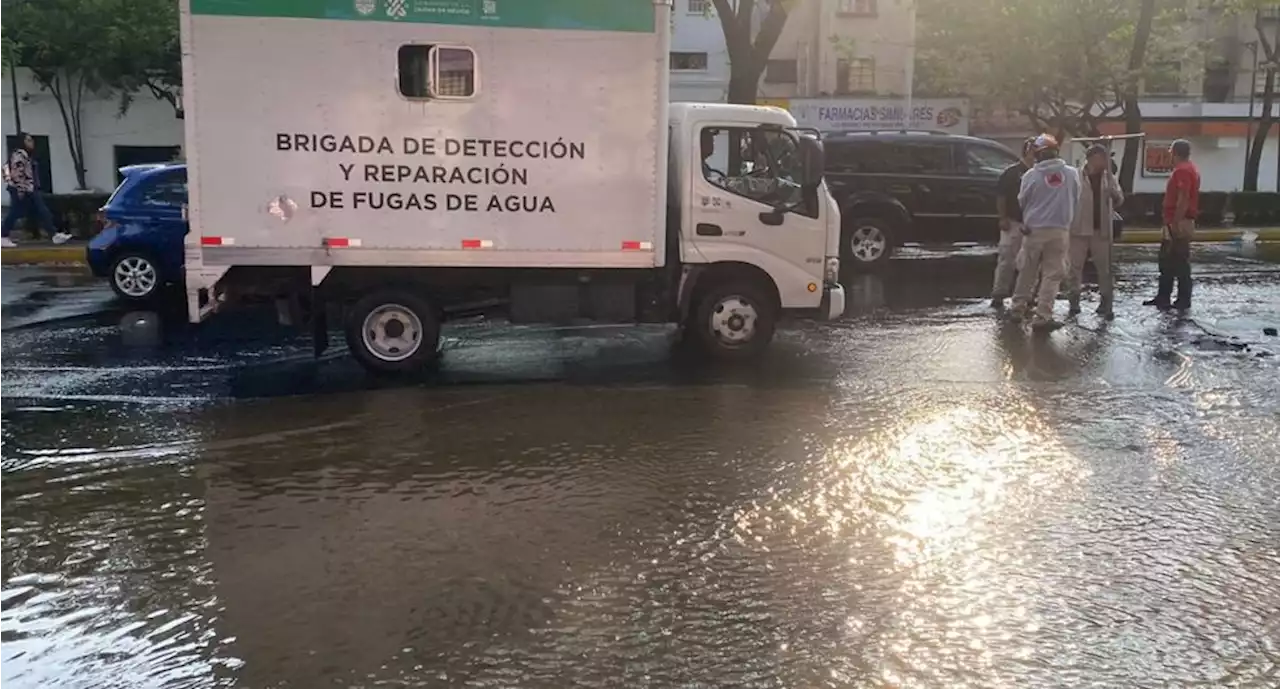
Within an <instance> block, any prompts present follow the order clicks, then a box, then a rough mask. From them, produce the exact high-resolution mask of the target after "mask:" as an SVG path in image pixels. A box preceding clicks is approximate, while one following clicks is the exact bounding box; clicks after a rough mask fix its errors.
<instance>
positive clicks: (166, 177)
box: [138, 169, 187, 206]
mask: <svg viewBox="0 0 1280 689" xmlns="http://www.w3.org/2000/svg"><path fill="white" fill-rule="evenodd" d="M138 199H139V201H140V202H141V203H142V205H144V206H181V205H182V204H184V203H186V202H187V171H186V170H185V169H183V170H172V171H169V172H161V173H158V174H156V175H154V176H153V177H152V178H151V179H148V180H147V181H145V182H143V186H142V189H141V190H140V194H139V196H138Z"/></svg>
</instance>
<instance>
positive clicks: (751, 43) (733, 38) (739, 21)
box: [712, 0, 799, 104]
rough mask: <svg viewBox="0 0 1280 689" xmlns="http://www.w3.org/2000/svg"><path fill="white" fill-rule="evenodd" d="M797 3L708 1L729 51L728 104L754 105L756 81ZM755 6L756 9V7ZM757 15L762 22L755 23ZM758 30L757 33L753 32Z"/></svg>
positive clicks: (783, 0)
mask: <svg viewBox="0 0 1280 689" xmlns="http://www.w3.org/2000/svg"><path fill="white" fill-rule="evenodd" d="M798 1H799V0H737V2H733V0H712V2H713V4H714V5H715V9H716V15H717V16H718V17H719V18H720V28H721V29H723V30H724V42H725V47H726V48H728V50H729V102H730V103H747V104H754V103H755V102H756V94H757V90H758V88H759V85H760V77H761V76H762V75H763V74H764V68H765V66H766V65H767V64H768V63H769V55H770V54H771V53H772V52H773V47H774V46H775V45H776V44H777V43H778V37H780V36H781V35H782V28H783V27H784V26H786V24H787V14H788V12H789V11H790V10H791V8H792V7H794V6H795V5H796V4H797V3H798ZM757 2H758V3H759V6H757ZM757 13H759V14H762V15H763V18H760V19H758V20H757V16H756V15H757ZM757 28H758V30H757Z"/></svg>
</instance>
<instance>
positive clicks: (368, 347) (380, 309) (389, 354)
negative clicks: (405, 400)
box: [345, 290, 440, 374]
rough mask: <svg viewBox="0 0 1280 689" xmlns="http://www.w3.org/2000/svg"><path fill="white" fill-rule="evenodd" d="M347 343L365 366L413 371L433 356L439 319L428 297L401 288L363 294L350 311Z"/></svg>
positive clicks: (375, 369) (373, 369) (395, 371)
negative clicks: (400, 289)
mask: <svg viewBox="0 0 1280 689" xmlns="http://www.w3.org/2000/svg"><path fill="white" fill-rule="evenodd" d="M345 329H346V336H347V347H348V348H350V350H351V353H352V355H354V356H355V358H356V360H357V361H359V362H360V365H361V366H364V367H365V369H366V370H368V371H369V372H371V373H377V374H399V373H411V372H415V371H419V370H421V369H423V368H424V367H425V366H426V365H427V363H428V362H430V361H431V360H432V359H434V357H435V355H436V348H437V346H438V345H439V343H440V319H439V317H438V316H437V315H436V310H435V309H434V308H433V307H432V306H431V303H430V302H428V301H427V300H426V299H424V298H422V297H420V296H417V295H415V294H411V293H409V292H403V291H399V290H387V291H382V292H375V293H372V294H369V295H366V296H364V297H362V298H361V299H360V300H359V301H357V302H356V303H355V305H354V306H352V307H351V309H350V311H348V313H347V322H346V328H345Z"/></svg>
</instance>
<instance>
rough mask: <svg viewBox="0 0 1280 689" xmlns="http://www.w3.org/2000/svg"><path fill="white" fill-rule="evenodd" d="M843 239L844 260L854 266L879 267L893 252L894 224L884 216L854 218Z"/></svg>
mask: <svg viewBox="0 0 1280 689" xmlns="http://www.w3.org/2000/svg"><path fill="white" fill-rule="evenodd" d="M843 239H844V247H843V248H844V252H843V253H844V262H845V263H847V264H848V265H850V266H852V267H854V268H862V269H869V268H878V267H880V266H883V265H884V264H885V263H887V262H888V261H889V257H890V256H891V255H892V254H893V225H892V224H891V223H890V222H889V221H887V220H885V219H883V218H872V217H860V218H853V219H852V220H850V221H848V222H846V223H845V230H844V237H843Z"/></svg>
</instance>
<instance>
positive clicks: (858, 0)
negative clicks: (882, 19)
mask: <svg viewBox="0 0 1280 689" xmlns="http://www.w3.org/2000/svg"><path fill="white" fill-rule="evenodd" d="M837 7H838V10H839V13H840V14H848V15H853V16H856V17H874V16H876V0H840V4H839V5H838V6H837Z"/></svg>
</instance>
